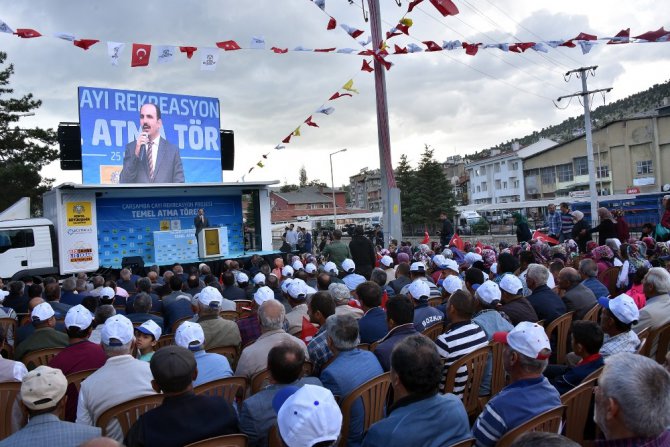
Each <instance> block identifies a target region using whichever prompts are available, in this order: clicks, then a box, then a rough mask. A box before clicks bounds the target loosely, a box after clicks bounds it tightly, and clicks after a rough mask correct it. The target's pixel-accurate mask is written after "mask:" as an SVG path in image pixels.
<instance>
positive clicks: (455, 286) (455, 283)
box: [442, 275, 463, 293]
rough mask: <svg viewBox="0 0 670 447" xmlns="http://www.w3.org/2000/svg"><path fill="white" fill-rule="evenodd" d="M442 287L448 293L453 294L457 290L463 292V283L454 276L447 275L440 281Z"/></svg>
mask: <svg viewBox="0 0 670 447" xmlns="http://www.w3.org/2000/svg"><path fill="white" fill-rule="evenodd" d="M442 287H443V288H444V290H446V291H447V292H448V293H454V292H455V291H457V290H463V281H461V278H459V277H458V276H455V275H449V276H447V277H446V278H444V279H443V280H442Z"/></svg>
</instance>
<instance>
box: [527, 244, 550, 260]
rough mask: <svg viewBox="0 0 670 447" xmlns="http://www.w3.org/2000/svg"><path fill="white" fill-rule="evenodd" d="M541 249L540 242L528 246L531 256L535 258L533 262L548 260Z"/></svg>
mask: <svg viewBox="0 0 670 447" xmlns="http://www.w3.org/2000/svg"><path fill="white" fill-rule="evenodd" d="M543 251H544V250H543V249H542V245H541V244H540V243H537V244H533V245H531V247H530V252H531V253H533V257H534V258H535V262H537V263H538V264H546V262H547V261H548V260H549V258H547V257H545V256H544V253H543Z"/></svg>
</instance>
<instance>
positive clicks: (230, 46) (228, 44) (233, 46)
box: [216, 40, 242, 51]
mask: <svg viewBox="0 0 670 447" xmlns="http://www.w3.org/2000/svg"><path fill="white" fill-rule="evenodd" d="M216 46H217V47H219V48H221V49H222V50H225V51H235V50H241V49H242V48H240V46H239V45H238V44H237V42H235V41H234V40H226V41H223V42H217V43H216Z"/></svg>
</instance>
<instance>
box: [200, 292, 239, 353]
mask: <svg viewBox="0 0 670 447" xmlns="http://www.w3.org/2000/svg"><path fill="white" fill-rule="evenodd" d="M196 296H197V300H195V301H196V306H197V308H198V319H197V323H198V324H199V325H200V326H201V327H202V331H203V333H204V334H205V349H209V348H216V347H219V346H237V347H238V348H239V347H240V343H242V338H241V336H240V328H239V327H237V324H236V323H235V322H234V321H230V320H226V319H225V318H221V317H220V316H219V313H220V312H221V311H222V310H223V309H222V308H221V306H222V303H223V299H224V298H223V296H221V293H220V292H219V291H218V290H216V289H215V288H214V287H211V286H207V287H205V288H204V289H202V291H201V292H200V293H198V294H197V295H196Z"/></svg>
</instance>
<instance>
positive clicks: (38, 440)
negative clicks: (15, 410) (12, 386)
mask: <svg viewBox="0 0 670 447" xmlns="http://www.w3.org/2000/svg"><path fill="white" fill-rule="evenodd" d="M66 390H67V379H66V378H65V376H64V375H63V373H62V372H61V371H60V370H58V369H54V368H50V367H48V366H38V367H37V368H36V369H34V370H33V371H31V372H29V373H28V374H27V375H26V376H25V377H24V378H23V383H22V384H21V394H20V395H21V403H22V404H23V406H24V407H25V409H26V411H27V413H28V425H26V426H25V427H23V429H21V430H20V431H18V432H16V433H14V434H13V435H12V436H10V437H8V438H6V439H4V440H3V441H1V442H0V445H1V446H3V447H24V446H40V445H48V446H50V447H69V446H73V445H81V444H82V443H84V442H86V441H88V440H89V439H93V438H97V437H99V436H100V435H101V430H100V428H98V427H87V426H85V425H80V424H73V423H71V422H64V421H61V420H60V419H59V415H60V414H61V412H62V411H63V408H64V406H65V402H66V398H65V392H66Z"/></svg>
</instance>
